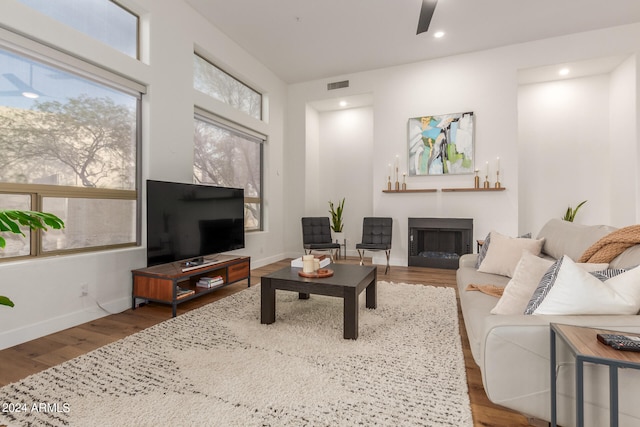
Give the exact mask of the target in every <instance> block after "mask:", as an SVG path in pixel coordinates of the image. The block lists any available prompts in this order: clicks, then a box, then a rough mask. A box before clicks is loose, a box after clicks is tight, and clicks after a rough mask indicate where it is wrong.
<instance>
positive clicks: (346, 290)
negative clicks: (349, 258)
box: [260, 264, 378, 340]
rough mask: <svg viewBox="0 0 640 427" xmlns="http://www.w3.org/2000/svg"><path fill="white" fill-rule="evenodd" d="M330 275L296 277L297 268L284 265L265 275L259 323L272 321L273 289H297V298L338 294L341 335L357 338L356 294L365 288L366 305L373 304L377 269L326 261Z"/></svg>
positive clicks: (261, 285)
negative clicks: (341, 317) (312, 277)
mask: <svg viewBox="0 0 640 427" xmlns="http://www.w3.org/2000/svg"><path fill="white" fill-rule="evenodd" d="M326 268H329V269H331V270H333V272H334V273H333V276H331V277H326V278H322V279H315V278H314V279H311V278H305V277H300V276H299V275H298V272H299V271H300V270H301V269H300V268H293V267H285V268H283V269H281V270H278V271H275V272H273V273H271V274H267V275H266V276H262V279H261V281H260V288H261V289H260V305H261V307H260V323H263V324H271V323H274V322H275V321H276V289H278V290H283V291H293V292H298V296H299V298H300V299H308V298H309V294H316V295H328V296H332V297H340V298H342V299H343V300H344V338H345V339H353V340H355V339H357V338H358V296H359V295H360V293H361V292H362V291H363V290H364V289H366V290H367V293H366V307H367V308H376V306H377V292H376V281H377V277H378V270H377V268H376V267H375V266H363V265H348V264H329V265H328V266H327V267H326Z"/></svg>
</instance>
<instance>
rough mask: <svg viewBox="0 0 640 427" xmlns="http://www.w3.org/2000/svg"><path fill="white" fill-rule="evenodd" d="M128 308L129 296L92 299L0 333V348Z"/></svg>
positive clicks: (129, 303)
mask: <svg viewBox="0 0 640 427" xmlns="http://www.w3.org/2000/svg"><path fill="white" fill-rule="evenodd" d="M129 308H131V298H120V299H118V300H114V301H109V302H106V303H99V302H97V301H92V302H91V305H89V304H88V306H87V307H85V308H83V309H81V310H77V311H75V312H73V313H67V314H65V315H63V316H58V317H54V318H51V319H47V320H46V321H42V322H38V323H34V324H31V325H28V326H24V327H22V328H16V329H12V330H10V331H6V332H2V333H0V342H1V343H2V344H1V345H0V350H4V349H6V348H9V347H13V346H16V345H18V344H23V343H25V342H28V341H31V340H34V339H37V338H42V337H44V336H46V335H49V334H53V333H56V332H60V331H62V330H65V329H69V328H73V327H74V326H78V325H82V324H83V323H87V322H91V321H93V320H96V319H99V318H101V317H105V316H109V315H110V314H116V313H121V312H123V311H125V310H127V309H129Z"/></svg>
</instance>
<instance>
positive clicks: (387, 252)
mask: <svg viewBox="0 0 640 427" xmlns="http://www.w3.org/2000/svg"><path fill="white" fill-rule="evenodd" d="M385 254H386V255H387V268H385V269H384V274H387V273H388V272H389V256H391V250H388V251H385Z"/></svg>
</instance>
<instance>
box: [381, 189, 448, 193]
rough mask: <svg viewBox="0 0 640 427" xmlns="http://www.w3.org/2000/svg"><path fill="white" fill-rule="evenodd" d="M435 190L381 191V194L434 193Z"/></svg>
mask: <svg viewBox="0 0 640 427" xmlns="http://www.w3.org/2000/svg"><path fill="white" fill-rule="evenodd" d="M436 191H438V189H437V188H415V189H412V190H382V192H383V193H435V192H436Z"/></svg>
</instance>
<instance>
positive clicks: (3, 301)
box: [0, 295, 15, 307]
mask: <svg viewBox="0 0 640 427" xmlns="http://www.w3.org/2000/svg"><path fill="white" fill-rule="evenodd" d="M0 305H7V306H9V307H13V306H14V305H15V304H14V303H13V301H11V300H10V299H9V298H7V297H5V296H2V295H0Z"/></svg>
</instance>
